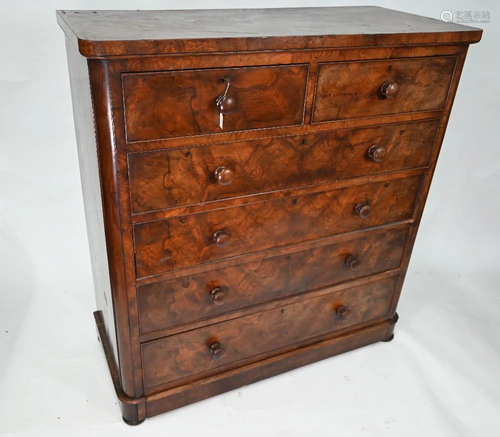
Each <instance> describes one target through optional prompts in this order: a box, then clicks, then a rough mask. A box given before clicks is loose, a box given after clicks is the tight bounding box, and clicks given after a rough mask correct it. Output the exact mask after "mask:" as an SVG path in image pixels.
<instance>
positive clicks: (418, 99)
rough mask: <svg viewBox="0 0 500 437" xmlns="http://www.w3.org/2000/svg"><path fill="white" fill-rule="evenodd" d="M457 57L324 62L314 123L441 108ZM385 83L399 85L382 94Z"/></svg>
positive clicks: (320, 73)
mask: <svg viewBox="0 0 500 437" xmlns="http://www.w3.org/2000/svg"><path fill="white" fill-rule="evenodd" d="M456 60H457V58H456V57H454V56H452V57H443V58H421V59H401V60H390V61H366V62H348V63H347V62H346V63H341V62H339V63H328V64H322V65H320V66H319V69H318V81H317V92H316V96H315V104H314V111H313V122H315V123H319V122H325V121H331V120H343V119H347V118H359V117H372V116H375V115H385V114H397V113H405V112H414V111H429V110H433V109H442V108H443V107H444V104H445V102H446V97H447V95H448V90H449V88H450V83H451V77H452V75H453V70H454V69H455V64H456ZM385 83H397V84H399V88H400V91H399V92H398V95H397V97H394V98H387V97H384V96H383V94H382V92H381V88H382V85H384V84H385Z"/></svg>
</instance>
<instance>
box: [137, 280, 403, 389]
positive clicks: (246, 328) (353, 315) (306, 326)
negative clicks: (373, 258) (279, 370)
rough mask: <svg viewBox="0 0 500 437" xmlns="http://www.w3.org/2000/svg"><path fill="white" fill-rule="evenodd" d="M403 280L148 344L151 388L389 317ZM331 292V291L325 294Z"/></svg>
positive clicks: (308, 300)
mask: <svg viewBox="0 0 500 437" xmlns="http://www.w3.org/2000/svg"><path fill="white" fill-rule="evenodd" d="M396 281H397V277H391V278H388V279H384V280H382V281H378V282H374V283H371V284H365V285H362V286H359V287H355V288H350V289H346V290H341V291H337V292H333V293H327V294H323V295H321V296H317V297H312V298H311V297H309V298H308V297H305V298H304V299H303V300H301V301H299V302H295V303H291V304H289V305H284V306H282V307H278V308H274V309H271V310H267V311H262V312H258V313H254V314H251V315H248V316H244V317H240V318H238V319H233V320H229V321H226V322H222V323H217V324H215V325H209V326H206V327H204V328H200V329H195V330H192V331H188V332H185V333H182V334H177V335H173V336H170V337H166V338H163V339H160V340H155V341H151V342H149V343H145V344H143V345H142V357H143V369H144V384H145V389H146V390H148V389H152V388H154V387H156V386H158V385H161V384H166V383H169V382H173V381H176V380H179V379H183V378H186V377H190V376H193V375H198V374H200V377H201V376H202V375H201V374H203V373H206V372H210V371H212V370H214V369H217V368H219V367H223V366H227V365H230V364H234V363H237V362H239V361H243V360H247V359H249V358H253V357H257V356H259V355H261V354H265V353H269V352H272V351H278V350H279V349H284V348H286V347H290V346H291V345H294V344H296V343H299V342H303V341H306V340H308V339H313V338H314V337H318V336H322V335H326V334H329V333H333V332H335V331H337V330H341V329H344V328H348V327H350V326H354V325H357V324H360V323H363V322H367V321H370V320H373V319H377V318H381V317H385V316H388V313H389V307H390V305H391V300H392V296H393V292H394V288H395V285H396ZM325 291H326V290H325Z"/></svg>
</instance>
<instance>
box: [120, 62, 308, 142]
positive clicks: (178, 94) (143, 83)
mask: <svg viewBox="0 0 500 437" xmlns="http://www.w3.org/2000/svg"><path fill="white" fill-rule="evenodd" d="M308 68H309V67H308V64H300V65H284V66H270V67H246V68H226V69H206V70H185V71H166V72H160V73H158V72H155V73H126V74H123V76H122V85H123V98H124V107H125V127H126V134H127V141H128V142H135V141H146V140H158V139H162V138H171V137H182V136H191V135H202V134H211V133H217V132H227V131H238V130H247V129H262V128H269V127H276V126H291V125H300V124H302V121H303V116H304V104H305V95H306V83H307V75H308ZM229 81H230V85H229V88H228V84H229ZM226 89H227V94H225V93H226ZM223 95H226V96H227V97H230V98H231V103H232V104H231V107H230V108H229V109H228V110H225V112H228V111H229V112H231V113H226V115H224V116H223V120H222V121H221V118H220V111H219V109H218V107H217V98H218V97H219V96H223Z"/></svg>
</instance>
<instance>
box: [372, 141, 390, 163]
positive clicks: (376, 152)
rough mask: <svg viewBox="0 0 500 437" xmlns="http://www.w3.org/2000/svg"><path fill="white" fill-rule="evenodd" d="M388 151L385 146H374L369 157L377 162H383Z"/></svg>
mask: <svg viewBox="0 0 500 437" xmlns="http://www.w3.org/2000/svg"><path fill="white" fill-rule="evenodd" d="M386 154H387V150H386V148H385V147H384V146H377V145H376V144H374V145H373V146H371V147H370V148H369V149H368V156H369V157H370V158H371V159H373V160H374V161H375V162H381V161H383V160H384V158H385V155H386Z"/></svg>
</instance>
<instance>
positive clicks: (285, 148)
mask: <svg viewBox="0 0 500 437" xmlns="http://www.w3.org/2000/svg"><path fill="white" fill-rule="evenodd" d="M438 126H439V120H430V121H421V122H411V123H397V124H390V125H383V126H377V127H371V128H364V129H341V130H337V131H333V132H325V133H320V134H312V135H298V136H290V137H281V138H268V139H262V140H254V141H240V142H236V143H227V144H218V145H205V146H201V147H188V148H181V149H169V150H160V151H154V152H144V153H132V154H130V155H129V157H128V159H129V174H130V196H131V207H132V212H133V213H142V212H147V211H154V210H160V209H168V208H173V207H176V206H183V205H190V204H196V203H201V202H210V201H214V200H220V199H227V198H233V197H238V196H244V195H249V194H256V193H263V192H268V191H274V190H281V189H287V188H294V187H299V186H307V185H312V184H318V183H324V182H329V181H334V180H339V179H347V178H353V177H358V176H363V175H369V174H380V173H387V172H393V171H399V170H408V169H412V168H416V167H424V166H427V165H428V164H429V159H430V156H431V152H432V148H433V145H434V139H435V136H436V132H437V129H438Z"/></svg>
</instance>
